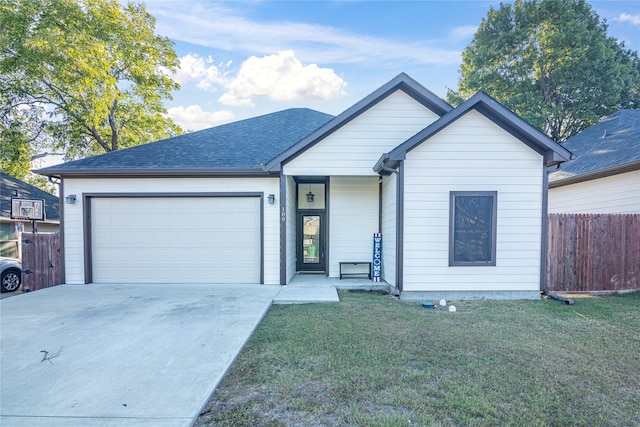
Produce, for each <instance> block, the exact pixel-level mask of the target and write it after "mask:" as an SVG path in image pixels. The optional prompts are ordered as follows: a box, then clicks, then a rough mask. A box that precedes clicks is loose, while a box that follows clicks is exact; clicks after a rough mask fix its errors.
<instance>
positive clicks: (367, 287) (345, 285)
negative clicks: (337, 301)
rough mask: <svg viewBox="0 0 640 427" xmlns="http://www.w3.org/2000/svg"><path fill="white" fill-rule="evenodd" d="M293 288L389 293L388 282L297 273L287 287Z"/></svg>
mask: <svg viewBox="0 0 640 427" xmlns="http://www.w3.org/2000/svg"><path fill="white" fill-rule="evenodd" d="M287 286H288V287H291V288H336V289H345V290H363V291H388V290H389V284H388V283H386V282H372V281H371V280H369V279H367V278H359V277H354V278H344V279H342V280H340V279H339V278H337V277H328V276H325V275H324V274H322V273H320V274H314V273H296V275H295V276H293V279H291V281H290V282H289V284H288V285H287Z"/></svg>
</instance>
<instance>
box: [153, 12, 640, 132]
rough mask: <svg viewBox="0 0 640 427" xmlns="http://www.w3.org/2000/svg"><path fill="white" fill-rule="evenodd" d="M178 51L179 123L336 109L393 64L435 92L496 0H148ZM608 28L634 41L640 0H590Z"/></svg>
mask: <svg viewBox="0 0 640 427" xmlns="http://www.w3.org/2000/svg"><path fill="white" fill-rule="evenodd" d="M145 3H146V5H147V10H148V11H149V12H150V13H151V14H152V15H153V16H155V18H156V31H157V33H158V34H160V35H163V36H167V37H169V38H170V39H171V40H173V41H174V43H175V50H176V52H177V54H178V56H179V57H180V58H181V68H180V71H179V72H178V73H177V74H176V75H175V76H174V78H175V79H176V80H178V81H179V82H180V83H181V90H180V91H176V92H174V99H173V100H171V101H168V102H167V103H166V106H167V108H168V109H169V114H170V116H171V117H172V118H173V119H174V120H175V121H176V122H177V123H178V124H180V125H181V126H182V127H183V128H184V129H185V130H186V129H190V130H197V129H203V128H206V127H211V126H216V125H218V124H222V123H227V122H230V121H235V120H240V119H244V118H247V117H253V116H257V115H261V114H265V113H270V112H273V111H278V110H282V109H286V108H293V107H307V108H313V109H315V110H319V111H323V112H326V113H329V114H339V113H340V112H342V111H343V110H345V109H346V108H348V107H350V106H351V105H353V104H354V103H355V102H357V101H358V100H360V99H361V98H363V97H364V96H366V95H367V94H369V93H370V92H372V91H373V90H375V89H377V88H378V87H379V86H380V85H382V84H383V83H385V82H387V81H388V80H390V79H391V78H393V77H394V76H396V75H397V74H398V73H400V72H406V73H407V74H409V75H410V76H412V77H413V78H414V79H416V80H418V81H419V82H420V83H422V84H423V85H424V86H426V87H427V88H428V89H430V90H432V91H433V92H435V93H436V94H437V95H439V96H441V97H444V96H445V95H446V90H447V88H452V89H455V88H456V87H457V81H458V68H459V66H460V63H461V52H462V51H463V50H464V48H465V47H466V46H467V45H468V44H469V42H470V41H471V40H472V38H473V34H474V32H475V31H476V29H477V27H478V25H479V24H480V21H481V20H482V18H483V17H484V16H486V14H487V12H488V10H489V8H490V7H491V6H494V7H498V6H499V4H500V2H499V1H488V0H466V1H430V0H423V1H406V2H405V1H358V0H347V1H267V0H263V1H229V2H218V1H205V0H185V1H178V0H147V1H146V2H145ZM588 3H589V4H591V5H592V7H593V8H594V9H595V11H596V12H597V13H598V15H599V16H600V18H601V19H606V20H607V22H608V24H609V35H611V36H613V37H616V38H617V39H619V40H624V41H625V43H626V45H627V47H629V48H632V49H634V50H639V49H640V1H639V0H626V1H613V0H612V1H590V2H588Z"/></svg>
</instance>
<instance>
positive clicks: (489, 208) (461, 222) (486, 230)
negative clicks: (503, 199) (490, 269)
mask: <svg viewBox="0 0 640 427" xmlns="http://www.w3.org/2000/svg"><path fill="white" fill-rule="evenodd" d="M449 197H450V208H449V265H451V266H456V265H460V266H463V265H474V266H476V265H477V266H481V265H486V266H493V265H496V219H497V212H496V211H497V206H498V193H497V192H496V191H452V192H451V193H450V196H449Z"/></svg>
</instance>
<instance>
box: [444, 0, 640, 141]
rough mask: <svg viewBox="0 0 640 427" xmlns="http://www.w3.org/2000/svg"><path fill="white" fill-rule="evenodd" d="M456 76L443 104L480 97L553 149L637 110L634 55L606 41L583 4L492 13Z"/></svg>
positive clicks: (560, 1)
mask: <svg viewBox="0 0 640 427" xmlns="http://www.w3.org/2000/svg"><path fill="white" fill-rule="evenodd" d="M460 75H461V77H460V80H459V88H458V92H454V91H451V90H450V91H449V93H448V95H447V98H448V100H449V102H451V103H454V104H456V103H459V102H461V101H462V100H463V99H465V98H468V97H469V96H471V95H472V94H473V93H475V92H476V91H478V90H483V91H485V92H487V93H488V94H489V95H491V96H493V97H494V98H496V99H497V100H498V101H500V102H502V103H503V104H505V105H506V106H507V107H509V108H510V109H512V110H513V111H514V112H516V113H517V114H518V115H520V116H521V117H523V118H524V119H525V120H527V121H528V122H529V123H531V124H532V125H534V126H536V127H537V128H539V129H540V130H542V131H543V132H545V133H546V134H547V135H548V136H550V137H551V138H553V139H554V140H556V141H563V140H565V139H566V138H568V137H570V136H572V135H574V134H576V133H578V132H580V131H581V130H583V129H585V128H587V127H589V126H591V125H592V124H594V123H596V122H597V121H598V120H599V119H600V118H602V117H604V116H606V115H609V114H611V113H613V112H615V111H617V110H619V109H621V108H638V107H640V97H639V95H638V94H639V90H640V84H639V79H640V61H639V60H638V54H637V52H634V51H631V50H627V49H625V46H624V44H623V43H620V42H618V41H617V40H616V39H614V38H612V37H608V36H607V24H606V22H605V21H602V22H601V21H600V18H599V17H598V15H597V14H596V13H595V12H594V11H593V10H592V9H591V6H589V5H588V4H586V3H585V2H584V1H583V0H531V1H522V0H516V1H515V2H514V3H513V4H501V5H500V7H499V8H498V9H494V8H493V7H492V8H491V9H490V10H489V13H488V14H487V16H486V17H485V18H483V20H482V22H481V24H480V27H479V28H478V31H477V32H476V34H475V36H474V39H473V41H472V42H471V44H470V45H469V46H468V47H467V48H466V49H465V51H464V52H463V53H462V66H461V68H460Z"/></svg>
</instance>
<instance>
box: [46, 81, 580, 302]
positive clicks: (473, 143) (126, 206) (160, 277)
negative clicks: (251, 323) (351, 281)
mask: <svg viewBox="0 0 640 427" xmlns="http://www.w3.org/2000/svg"><path fill="white" fill-rule="evenodd" d="M570 156H571V153H570V152H569V151H568V150H566V149H565V148H563V147H561V146H560V145H558V144H557V143H555V142H554V141H552V140H550V139H549V138H547V137H546V136H545V135H543V134H542V133H540V132H539V131H537V130H536V129H534V128H533V127H532V126H530V125H529V124H527V123H526V122H525V121H523V120H522V119H521V118H519V117H518V116H516V115H515V114H514V113H512V112H511V111H509V110H508V109H507V108H505V107H504V106H503V105H501V104H500V103H498V102H497V101H495V100H494V99H492V98H491V97H490V96H488V95H487V94H485V93H482V92H480V93H478V94H476V95H475V96H473V97H472V98H470V99H469V100H467V101H466V102H464V103H463V104H461V105H459V106H458V107H456V108H453V107H452V106H451V105H449V104H448V103H446V102H445V101H443V100H442V99H440V98H439V97H438V96H436V95H435V94H434V93H432V92H430V91H429V90H427V89H426V88H424V87H423V86H422V85H420V84H419V83H418V82H416V81H415V80H413V79H412V78H410V77H409V76H408V75H406V74H404V73H402V74H400V75H398V76H397V77H395V78H394V79H392V80H391V81H389V82H388V83H386V84H384V85H383V86H381V87H380V88H378V89H376V90H375V91H374V92H373V93H371V94H370V95H369V96H367V97H365V98H364V99H362V100H361V101H359V102H358V103H356V104H355V105H353V106H352V107H350V108H349V109H347V110H346V111H344V112H343V113H341V114H340V115H338V116H336V117H332V116H329V115H327V114H323V113H320V112H317V111H313V110H308V109H290V110H285V111H280V112H276V113H272V114H267V115H264V116H260V117H256V118H252V119H247V120H242V121H238V122H234V123H230V124H226V125H222V126H217V127H214V128H211V129H206V130H202V131H199V132H193V133H190V134H186V135H182V136H178V137H175V138H171V139H166V140H163V141H158V142H154V143H150V144H146V145H141V146H137V147H133V148H129V149H125V150H121V151H116V152H112V153H108V154H104V155H100V156H96V157H91V158H87V159H83V160H78V161H74V162H69V163H65V164H61V165H57V166H52V167H49V168H45V169H41V170H39V171H38V172H39V173H41V174H43V175H47V176H52V177H57V178H59V179H61V183H62V184H61V192H62V196H61V197H62V198H64V197H67V196H70V195H72V196H75V198H76V201H75V203H74V204H64V209H63V224H64V228H63V235H64V238H63V244H64V248H63V252H64V260H65V261H64V265H65V281H66V283H70V284H74V283H75V284H83V283H130V284H135V283H158V284H162V283H165V284H179V283H187V282H202V283H212V284H214V283H232V282H242V283H262V284H280V285H286V284H288V283H290V281H291V280H292V278H293V277H294V276H295V275H296V274H302V273H320V274H324V275H326V276H329V277H338V276H339V275H340V268H341V265H340V263H341V262H351V261H371V259H372V246H373V235H374V233H381V234H382V255H381V263H380V264H381V265H380V266H381V274H382V280H384V282H386V283H387V284H388V285H389V287H390V289H391V290H392V291H393V292H395V293H396V294H400V295H401V297H402V298H405V299H412V298H416V299H417V298H426V297H429V298H438V297H446V298H449V299H453V298H538V297H539V291H540V289H541V288H543V287H544V278H545V258H546V257H545V252H544V248H545V235H546V214H547V212H546V205H547V173H546V169H547V168H548V167H550V166H553V165H556V164H559V163H561V162H564V161H567V160H569V158H570Z"/></svg>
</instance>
